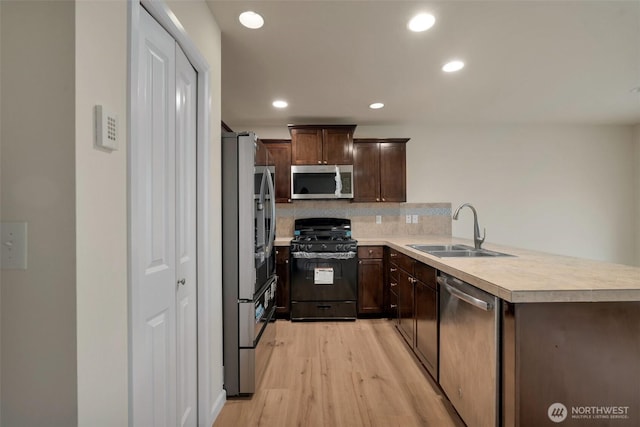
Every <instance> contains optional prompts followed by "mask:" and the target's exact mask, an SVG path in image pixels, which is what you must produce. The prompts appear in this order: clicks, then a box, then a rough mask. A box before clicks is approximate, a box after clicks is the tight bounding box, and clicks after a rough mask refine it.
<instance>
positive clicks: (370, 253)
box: [358, 246, 385, 315]
mask: <svg viewBox="0 0 640 427" xmlns="http://www.w3.org/2000/svg"><path fill="white" fill-rule="evenodd" d="M383 253H384V252H383V248H382V246H362V247H358V315H382V314H383V313H384V311H385V309H384V308H385V307H384V299H385V298H384V258H383Z"/></svg>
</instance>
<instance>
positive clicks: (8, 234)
mask: <svg viewBox="0 0 640 427" xmlns="http://www.w3.org/2000/svg"><path fill="white" fill-rule="evenodd" d="M0 231H1V234H2V241H1V242H0V243H1V245H2V268H3V269H6V270H26V269H27V223H26V222H3V223H2V224H0Z"/></svg>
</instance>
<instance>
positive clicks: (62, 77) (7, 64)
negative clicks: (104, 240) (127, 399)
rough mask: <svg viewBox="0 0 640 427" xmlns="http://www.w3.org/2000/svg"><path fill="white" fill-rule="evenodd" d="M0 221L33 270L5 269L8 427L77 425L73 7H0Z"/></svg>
mask: <svg viewBox="0 0 640 427" xmlns="http://www.w3.org/2000/svg"><path fill="white" fill-rule="evenodd" d="M1 19H2V22H1V24H0V31H1V32H2V37H1V42H2V48H1V53H2V76H1V78H2V82H1V86H2V98H1V104H2V106H1V113H2V124H3V126H2V137H1V139H2V156H1V158H2V166H1V171H2V172H1V173H2V176H1V179H0V182H1V185H2V191H1V193H2V220H3V221H26V222H27V223H28V243H27V245H28V253H27V257H28V261H27V263H28V268H27V269H26V270H2V291H1V292H2V297H1V302H2V309H1V313H2V322H1V323H2V332H1V334H0V335H1V339H2V385H1V388H2V403H1V406H2V425H4V426H7V427H12V426H71V425H75V424H76V423H77V415H76V412H77V407H76V400H77V399H76V395H77V387H76V334H75V330H76V292H75V287H76V269H75V266H76V264H75V254H76V248H75V241H76V231H75V155H74V121H75V117H74V98H75V88H74V31H75V30H74V27H75V26H74V4H73V2H49V1H41V2H35V1H34V2H24V1H17V2H13V1H3V2H2V17H1Z"/></svg>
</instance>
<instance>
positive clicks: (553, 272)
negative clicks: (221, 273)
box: [275, 236, 640, 303]
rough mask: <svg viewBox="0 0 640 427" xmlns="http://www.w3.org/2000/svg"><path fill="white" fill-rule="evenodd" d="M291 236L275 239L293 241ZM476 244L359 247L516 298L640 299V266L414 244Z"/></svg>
mask: <svg viewBox="0 0 640 427" xmlns="http://www.w3.org/2000/svg"><path fill="white" fill-rule="evenodd" d="M290 240H291V239H290V238H278V239H276V243H275V245H276V246H288V245H289V242H290ZM452 243H456V244H458V243H462V244H466V245H469V246H473V241H470V240H464V239H456V238H451V237H448V236H400V237H392V236H390V237H376V238H358V244H359V245H360V246H373V245H384V246H389V247H391V248H393V249H395V250H397V251H398V252H402V253H404V254H405V255H408V256H410V257H412V258H414V259H416V260H418V261H421V262H423V263H425V264H428V265H430V266H432V267H434V268H437V269H438V270H441V271H444V272H445V273H448V274H451V275H452V276H455V277H457V278H458V279H461V280H464V281H465V282H468V283H470V284H472V285H474V286H476V287H478V288H480V289H483V290H485V291H487V292H489V293H491V294H493V295H496V296H498V297H500V298H502V299H504V300H506V301H510V302H513V303H531V302H604V301H640V268H638V267H631V266H627V265H621V264H612V263H606V262H600V261H592V260H587V259H581V258H573V257H568V256H562V255H552V254H547V253H543V252H536V251H529V250H525V249H517V248H512V247H507V246H500V245H494V244H490V243H485V244H483V245H482V247H483V249H488V250H492V251H498V252H504V253H507V254H510V255H514V256H512V257H478V258H473V257H472V258H439V257H436V256H433V255H429V254H427V253H425V252H421V251H418V250H416V249H413V248H411V247H409V246H407V245H410V244H452Z"/></svg>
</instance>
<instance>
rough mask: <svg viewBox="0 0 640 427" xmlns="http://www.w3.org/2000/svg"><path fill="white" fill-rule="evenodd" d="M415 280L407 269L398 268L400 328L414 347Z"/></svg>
mask: <svg viewBox="0 0 640 427" xmlns="http://www.w3.org/2000/svg"><path fill="white" fill-rule="evenodd" d="M414 280H415V279H414V278H413V277H411V276H409V274H407V272H406V271H404V270H398V330H399V331H400V332H401V333H402V335H403V336H404V338H405V339H406V340H407V343H408V344H409V346H411V347H412V348H413V347H414V329H415V320H414V316H413V310H414V307H413V305H414V286H413V281H414Z"/></svg>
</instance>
